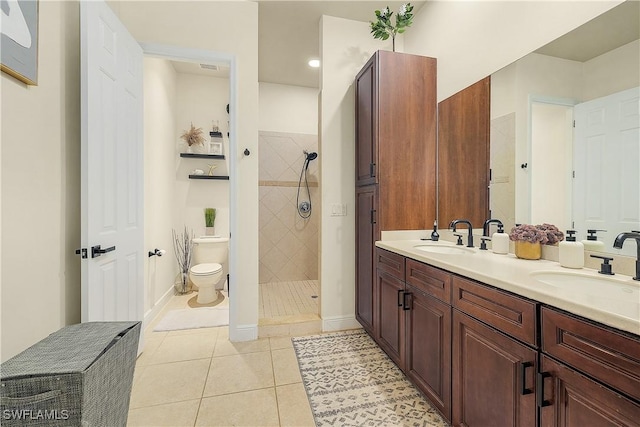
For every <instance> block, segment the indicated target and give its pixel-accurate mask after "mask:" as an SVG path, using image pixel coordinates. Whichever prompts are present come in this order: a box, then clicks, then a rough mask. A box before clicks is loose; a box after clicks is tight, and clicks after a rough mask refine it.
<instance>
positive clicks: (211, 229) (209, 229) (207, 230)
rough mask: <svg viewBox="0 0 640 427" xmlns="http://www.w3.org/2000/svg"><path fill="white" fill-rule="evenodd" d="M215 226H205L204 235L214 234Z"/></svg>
mask: <svg viewBox="0 0 640 427" xmlns="http://www.w3.org/2000/svg"><path fill="white" fill-rule="evenodd" d="M215 234H216V232H215V227H205V228H204V235H205V236H213V235H215Z"/></svg>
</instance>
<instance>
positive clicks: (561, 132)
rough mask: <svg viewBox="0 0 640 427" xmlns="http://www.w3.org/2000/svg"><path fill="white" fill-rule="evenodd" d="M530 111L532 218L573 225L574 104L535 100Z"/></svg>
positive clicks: (536, 221)
mask: <svg viewBox="0 0 640 427" xmlns="http://www.w3.org/2000/svg"><path fill="white" fill-rule="evenodd" d="M530 111H531V156H530V159H531V165H529V170H530V173H529V177H530V181H529V185H530V189H531V192H530V194H531V204H530V206H531V211H530V222H531V224H542V223H551V224H554V225H556V226H557V227H558V228H560V229H561V230H567V229H571V228H572V227H571V218H572V209H571V205H572V199H573V196H572V170H573V160H572V158H573V154H572V153H573V105H570V104H567V103H562V102H559V101H558V102H555V101H532V102H531V104H530ZM550 189H553V191H550Z"/></svg>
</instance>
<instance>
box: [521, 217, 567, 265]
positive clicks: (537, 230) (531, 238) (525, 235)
mask: <svg viewBox="0 0 640 427" xmlns="http://www.w3.org/2000/svg"><path fill="white" fill-rule="evenodd" d="M509 239H510V240H512V241H513V242H514V243H515V254H516V256H517V257H518V258H522V259H540V257H541V255H542V246H541V245H556V244H558V242H560V241H562V240H564V233H563V232H562V231H560V230H558V227H556V226H555V225H552V224H546V223H545V224H539V225H530V224H520V225H516V226H515V227H513V228H512V229H511V232H510V233H509Z"/></svg>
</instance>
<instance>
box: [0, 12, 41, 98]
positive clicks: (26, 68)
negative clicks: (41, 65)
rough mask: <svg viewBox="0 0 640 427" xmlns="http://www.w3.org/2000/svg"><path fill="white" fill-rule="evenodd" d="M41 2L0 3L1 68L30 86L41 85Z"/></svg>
mask: <svg viewBox="0 0 640 427" xmlns="http://www.w3.org/2000/svg"><path fill="white" fill-rule="evenodd" d="M38 8H39V1H38V0H1V1H0V9H1V11H0V13H1V14H2V16H1V18H2V25H0V68H1V69H2V71H3V72H5V73H7V74H9V75H11V76H13V77H15V78H16V79H18V80H20V81H22V82H24V83H26V84H28V85H33V86H35V85H37V84H38Z"/></svg>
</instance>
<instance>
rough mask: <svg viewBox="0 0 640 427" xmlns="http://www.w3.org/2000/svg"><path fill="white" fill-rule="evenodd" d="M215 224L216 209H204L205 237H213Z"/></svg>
mask: <svg viewBox="0 0 640 427" xmlns="http://www.w3.org/2000/svg"><path fill="white" fill-rule="evenodd" d="M215 224H216V209H215V208H204V225H205V234H206V235H207V236H213V235H214V234H215V228H214V227H215Z"/></svg>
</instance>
